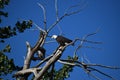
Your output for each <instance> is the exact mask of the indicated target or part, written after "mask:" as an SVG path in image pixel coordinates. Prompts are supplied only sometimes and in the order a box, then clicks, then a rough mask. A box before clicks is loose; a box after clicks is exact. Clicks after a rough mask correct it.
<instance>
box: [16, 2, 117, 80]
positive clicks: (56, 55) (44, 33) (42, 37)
mask: <svg viewBox="0 0 120 80" xmlns="http://www.w3.org/2000/svg"><path fill="white" fill-rule="evenodd" d="M57 3H58V2H57V0H55V11H56V21H55V22H54V23H53V24H52V25H51V26H49V27H48V28H47V20H46V9H45V7H44V6H43V5H42V4H40V3H38V5H39V6H40V7H41V8H42V10H43V16H44V29H42V28H41V27H40V26H38V25H37V24H35V23H33V24H34V26H35V27H36V28H37V29H38V30H39V31H40V34H39V39H38V41H37V42H36V45H34V46H33V47H32V46H31V45H30V43H29V42H27V41H26V45H27V55H26V58H25V60H24V65H23V69H22V70H20V71H18V72H16V73H15V74H14V77H16V78H20V79H23V80H27V79H28V77H29V75H30V74H32V73H33V74H34V77H33V80H43V79H44V77H45V73H46V72H47V71H48V70H50V69H51V76H50V77H49V80H55V77H54V76H53V72H54V66H55V65H54V64H55V63H56V62H59V63H61V64H64V65H67V66H70V67H71V68H74V67H75V66H77V67H80V68H82V69H83V70H84V71H85V72H86V73H87V74H89V75H90V76H92V77H94V78H95V79H97V80H101V79H100V78H99V77H97V76H95V75H94V74H93V73H92V72H98V73H100V74H102V75H104V76H107V77H108V78H110V79H112V80H115V79H114V78H113V77H112V76H110V75H108V74H106V73H104V72H102V71H100V70H98V69H96V68H94V66H96V67H102V68H108V69H119V68H118V67H112V66H105V65H101V64H93V63H89V62H88V61H87V62H85V61H82V62H81V61H79V58H80V57H78V56H77V51H78V50H80V49H81V48H82V47H88V48H94V47H91V46H84V43H85V42H86V43H92V44H101V42H96V41H89V40H87V38H88V37H91V36H92V35H95V34H96V33H97V32H98V30H99V29H98V30H96V31H95V32H93V33H90V34H87V35H85V36H83V37H82V38H76V39H74V40H73V42H72V43H69V44H67V45H64V46H61V45H59V46H58V47H57V48H56V49H55V50H54V52H52V53H51V55H49V56H46V57H45V58H43V59H41V58H39V56H38V57H34V56H35V54H36V52H38V50H39V48H40V47H44V44H45V43H47V42H46V39H47V38H49V33H50V32H51V31H52V29H53V28H55V27H56V25H57V24H58V23H59V22H60V21H61V20H62V19H64V18H65V17H67V16H70V15H74V14H77V13H79V12H80V11H81V9H82V8H80V9H78V10H74V11H71V12H69V10H70V9H73V8H75V7H79V6H80V5H79V4H78V5H74V6H71V7H69V8H67V9H66V11H65V12H64V14H63V15H62V16H59V11H58V5H57ZM59 30H60V29H59ZM76 42H79V45H74V47H75V46H76V47H77V48H76V49H75V50H74V53H73V56H71V57H70V58H69V59H61V56H62V54H63V52H64V51H65V50H66V49H67V47H68V46H70V45H72V44H75V43H76ZM48 44H49V43H48ZM85 59H86V60H87V58H85ZM32 60H39V63H38V64H37V65H35V66H33V67H30V64H31V61H32ZM43 63H45V65H44V66H43V67H42V66H41V65H42V64H43ZM51 67H52V68H51Z"/></svg>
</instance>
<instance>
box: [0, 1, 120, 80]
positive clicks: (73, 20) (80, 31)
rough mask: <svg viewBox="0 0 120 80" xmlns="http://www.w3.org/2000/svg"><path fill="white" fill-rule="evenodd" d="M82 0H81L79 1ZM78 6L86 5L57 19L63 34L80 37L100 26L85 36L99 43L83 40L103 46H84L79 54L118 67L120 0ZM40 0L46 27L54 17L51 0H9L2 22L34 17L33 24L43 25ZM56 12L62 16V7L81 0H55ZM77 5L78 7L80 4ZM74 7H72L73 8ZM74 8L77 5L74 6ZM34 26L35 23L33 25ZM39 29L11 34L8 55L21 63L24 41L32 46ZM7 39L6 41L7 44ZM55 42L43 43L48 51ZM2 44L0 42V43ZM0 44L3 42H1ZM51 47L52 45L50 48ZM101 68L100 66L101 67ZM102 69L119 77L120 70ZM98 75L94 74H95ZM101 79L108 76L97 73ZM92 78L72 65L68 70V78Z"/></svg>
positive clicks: (84, 79) (63, 9)
mask: <svg viewBox="0 0 120 80" xmlns="http://www.w3.org/2000/svg"><path fill="white" fill-rule="evenodd" d="M82 1H83V2H82ZM82 1H81V7H82V5H83V4H84V1H85V4H86V6H85V7H84V8H83V9H82V10H81V12H80V13H78V14H75V15H72V16H69V17H66V18H64V19H63V20H62V21H61V22H60V24H59V25H60V26H61V30H62V32H63V34H64V35H65V36H66V37H68V38H70V39H75V38H78V37H79V38H82V37H83V36H84V35H86V34H88V33H92V32H94V31H95V30H96V29H97V28H99V27H100V31H99V32H98V33H97V34H96V35H94V36H91V37H89V38H88V40H93V41H101V42H103V44H101V45H93V44H89V43H88V44H85V45H90V46H95V47H98V48H102V50H96V49H88V48H83V49H81V50H80V51H79V52H78V55H79V56H80V57H81V56H82V55H85V56H87V58H88V59H89V61H90V62H91V63H98V64H104V65H110V66H119V67H120V62H119V60H120V59H119V58H120V46H119V45H120V42H119V41H120V36H119V34H120V31H119V30H120V1H119V0H82ZM38 2H39V3H42V4H43V5H45V6H46V9H47V21H48V24H47V26H48V27H49V26H50V25H51V24H52V23H53V22H54V21H55V19H56V18H55V10H54V2H53V0H48V1H47V0H11V1H10V4H9V6H8V7H6V8H5V11H8V13H9V17H8V18H7V19H4V20H3V23H2V24H1V25H2V26H5V25H6V24H7V25H9V24H10V25H11V26H14V24H15V22H16V21H17V20H19V19H23V20H29V19H31V20H33V21H34V22H35V23H36V24H38V25H39V26H41V28H43V14H42V9H41V8H40V7H39V6H38V5H37V3H38ZM58 2H59V3H58V4H59V5H58V6H59V9H58V10H59V15H60V16H61V15H62V14H63V13H64V11H65V9H66V8H68V7H69V6H71V5H75V4H77V3H78V2H80V0H58ZM81 7H79V8H81ZM73 10H74V9H73ZM75 10H76V9H75ZM33 28H35V27H33ZM50 34H59V30H58V29H57V27H56V28H54V29H53V31H52V32H51V33H50ZM38 36H39V31H32V30H27V31H25V33H22V34H19V35H18V36H15V37H12V38H10V39H8V40H7V43H9V44H10V45H11V46H12V53H11V54H8V56H9V57H10V58H14V60H15V63H16V64H17V65H21V66H22V65H23V61H24V58H23V56H25V55H26V45H25V42H26V41H29V42H30V44H31V45H32V46H33V45H34V44H35V41H36V40H37V39H38ZM7 43H6V44H7ZM54 45H55V43H50V44H46V45H45V48H46V49H47V54H50V53H51V52H52V51H53V50H54V49H55V46H56V45H55V46H54ZM0 46H1V45H0ZM2 46H5V44H4V45H2ZM51 48H52V49H51ZM74 49H75V48H73V47H69V48H68V49H66V51H65V52H64V55H63V56H62V58H66V57H67V56H68V55H71V56H72V55H73V53H72V52H73V50H74ZM100 69H101V68H100ZM101 70H102V71H103V72H105V73H108V74H109V75H111V76H113V77H114V78H116V79H117V80H119V79H120V70H109V69H101ZM96 75H97V74H96ZM98 76H100V77H101V78H102V80H110V79H109V78H106V77H105V76H101V75H98ZM80 79H81V80H94V78H92V77H90V76H88V75H87V74H86V73H85V72H84V71H83V70H82V69H80V68H77V67H76V68H75V69H74V71H73V72H72V73H71V74H70V78H69V79H67V80H80Z"/></svg>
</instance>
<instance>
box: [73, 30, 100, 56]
mask: <svg viewBox="0 0 120 80" xmlns="http://www.w3.org/2000/svg"><path fill="white" fill-rule="evenodd" d="M98 31H99V30H98V29H97V30H96V31H95V32H94V33H90V34H87V35H85V36H83V38H82V40H81V43H80V45H79V46H78V47H77V48H76V49H75V51H74V56H76V53H77V51H78V50H79V49H80V48H81V47H82V46H83V43H84V41H85V40H86V39H87V38H88V37H89V36H92V35H95V34H96V33H97V32H98Z"/></svg>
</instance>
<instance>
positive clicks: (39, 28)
mask: <svg viewBox="0 0 120 80" xmlns="http://www.w3.org/2000/svg"><path fill="white" fill-rule="evenodd" d="M33 25H35V27H36V28H37V29H38V30H40V31H42V32H46V31H45V30H44V29H42V28H41V27H39V26H38V25H37V24H36V23H33Z"/></svg>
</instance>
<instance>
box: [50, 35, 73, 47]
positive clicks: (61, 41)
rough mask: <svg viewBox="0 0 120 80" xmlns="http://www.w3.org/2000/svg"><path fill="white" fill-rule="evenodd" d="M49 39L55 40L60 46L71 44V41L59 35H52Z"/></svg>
mask: <svg viewBox="0 0 120 80" xmlns="http://www.w3.org/2000/svg"><path fill="white" fill-rule="evenodd" d="M51 38H53V39H55V40H56V41H57V42H58V43H59V44H60V45H61V46H65V45H66V44H69V43H71V42H72V40H70V39H68V38H66V37H63V36H60V35H52V37H51Z"/></svg>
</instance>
